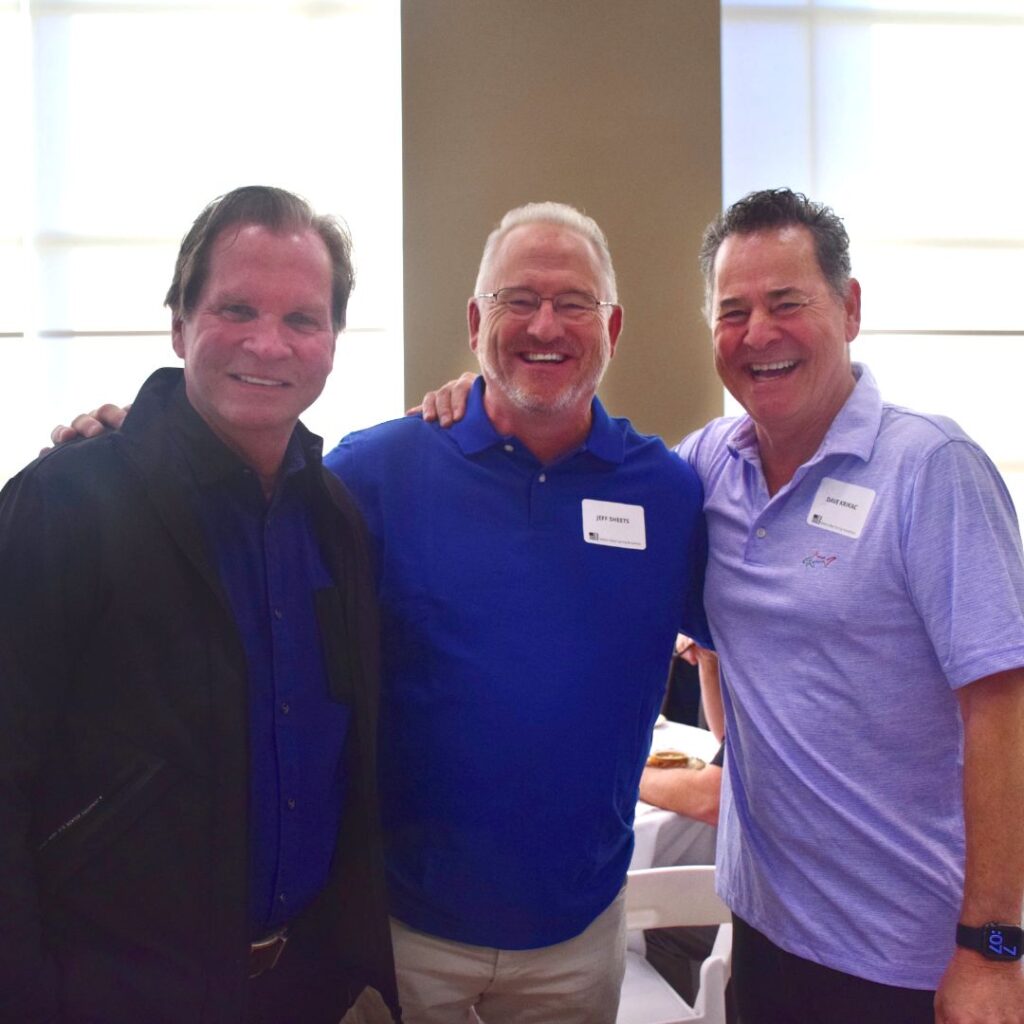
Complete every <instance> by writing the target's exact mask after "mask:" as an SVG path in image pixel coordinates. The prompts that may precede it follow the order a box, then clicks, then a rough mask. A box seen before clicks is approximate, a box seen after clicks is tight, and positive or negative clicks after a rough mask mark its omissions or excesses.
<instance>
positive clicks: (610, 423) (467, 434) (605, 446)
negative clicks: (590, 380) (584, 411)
mask: <svg viewBox="0 0 1024 1024" xmlns="http://www.w3.org/2000/svg"><path fill="white" fill-rule="evenodd" d="M590 411H591V424H590V433H589V434H588V435H587V439H586V440H585V441H584V442H583V444H582V445H581V447H580V449H579V451H581V452H583V451H585V452H589V453H590V454H591V455H594V456H596V457H597V458H599V459H602V460H604V461H605V462H611V463H620V462H622V460H623V458H624V456H625V447H626V442H625V438H624V437H623V434H622V431H621V430H619V429H618V428H617V426H616V424H615V421H614V420H613V419H612V418H611V417H610V416H609V415H608V413H607V412H606V411H605V408H604V406H603V405H602V404H601V402H600V400H599V399H598V398H597V397H596V396H595V397H594V399H593V400H592V402H591V405H590ZM450 430H451V435H452V439H453V440H454V441H455V443H456V444H457V445H458V446H459V448H460V449H462V453H463V455H476V454H478V453H479V452H482V451H484V450H486V449H487V448H492V447H494V445H497V444H502V443H504V442H507V441H508V440H510V436H503V435H502V434H499V433H498V431H497V430H495V428H494V424H493V423H491V421H490V418H489V417H488V415H487V412H486V410H485V409H484V379H483V377H477V379H476V381H474V383H473V387H472V389H471V390H470V392H469V398H468V400H467V404H466V415H465V416H463V418H462V419H461V420H459V421H458V423H455V424H453V425H452V426H451V428H450ZM520 443H521V442H520ZM571 454H576V453H571Z"/></svg>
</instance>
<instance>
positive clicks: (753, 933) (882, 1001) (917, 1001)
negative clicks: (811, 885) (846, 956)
mask: <svg viewBox="0 0 1024 1024" xmlns="http://www.w3.org/2000/svg"><path fill="white" fill-rule="evenodd" d="M732 988H733V993H734V995H735V999H736V1008H737V1009H738V1010H739V1015H740V1020H741V1021H742V1022H743V1024H934V1022H935V1010H934V1005H933V1004H934V1000H935V993H934V992H930V991H924V990H922V989H913V988H898V987H896V986H893V985H881V984H879V983H878V982H874V981H866V980H865V979H864V978H856V977H854V976H853V975H852V974H844V973H843V972H842V971H835V970H832V968H830V967H822V966H821V964H816V963H813V962H812V961H810V960H804V959H803V958H802V957H799V956H794V955H793V954H792V953H787V952H786V951H785V950H783V949H779V947H778V946H776V945H775V944H774V943H773V942H770V941H769V940H768V939H767V938H765V936H764V935H762V934H761V933H760V932H759V931H758V930H757V929H756V928H752V927H751V926H750V925H749V924H747V923H746V922H745V921H743V920H741V919H740V918H738V917H737V916H736V915H735V914H733V946H732Z"/></svg>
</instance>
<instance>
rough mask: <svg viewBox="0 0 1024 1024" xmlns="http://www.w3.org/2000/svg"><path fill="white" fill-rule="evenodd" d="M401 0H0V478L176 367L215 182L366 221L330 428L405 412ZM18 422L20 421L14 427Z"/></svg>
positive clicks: (320, 413) (358, 227)
mask: <svg viewBox="0 0 1024 1024" xmlns="http://www.w3.org/2000/svg"><path fill="white" fill-rule="evenodd" d="M400 38H401V35H400V24H399V2H398V0H334V2H332V0H320V2H318V3H315V4H282V3H269V2H265V0H264V2H261V0H219V2H218V0H212V2H210V0H207V2H203V3H201V4H200V3H189V2H184V3H183V2H177V3H163V2H141V0H140V2H138V3H135V4H131V3H126V4H116V5H114V4H110V3H92V2H89V0H61V2H50V3H45V4H38V5H37V4H33V3H25V2H22V3H20V4H19V3H7V4H4V3H2V2H0V90H2V92H3V95H5V96H8V97H21V98H22V102H21V103H20V104H19V103H18V102H11V103H7V104H3V105H0V132H3V133H4V136H5V137H6V138H8V139H11V140H15V141H16V142H17V144H16V145H11V146H10V147H8V148H7V149H6V154H7V159H5V160H4V161H3V162H0V176H2V177H0V274H2V275H3V277H2V279H3V280H4V281H5V282H7V283H8V284H10V285H12V286H11V287H8V288H4V289H0V346H3V348H2V350H0V351H3V352H4V354H5V359H4V363H3V365H4V368H5V372H4V374H3V375H2V377H0V401H2V402H3V403H4V407H5V409H6V410H7V423H8V430H7V432H6V433H7V434H8V436H5V437H3V438H2V439H0V479H6V477H7V476H9V475H10V474H12V473H14V472H15V471H16V470H17V469H19V468H20V467H21V466H22V465H24V464H25V463H26V462H28V461H29V460H30V459H31V458H33V457H34V455H35V454H36V452H37V450H38V449H39V448H40V447H41V446H42V445H43V444H44V443H45V441H46V438H47V435H48V433H49V429H50V427H51V426H53V425H54V424H55V423H58V422H68V420H69V419H70V417H71V416H73V415H74V414H75V413H77V412H81V411H83V410H87V409H90V408H92V407H94V406H95V405H97V404H98V403H100V402H104V401H114V402H118V403H123V402H127V401H130V400H131V398H132V397H133V396H134V394H135V392H136V391H137V390H138V388H139V385H140V384H141V383H142V381H143V379H144V378H145V376H146V375H147V374H148V373H149V372H150V371H152V370H153V369H155V368H156V367H158V366H161V365H175V364H176V363H177V358H176V357H175V355H174V353H173V352H172V351H171V347H170V334H169V323H170V320H169V314H168V311H167V310H166V309H164V308H163V297H164V294H165V292H166V290H167V286H168V284H169V283H170V278H171V273H172V270H173V263H174V256H175V253H176V250H177V247H178V243H179V241H180V239H181V237H182V235H183V234H184V233H185V231H186V230H187V229H188V227H189V226H190V224H191V223H192V220H193V219H194V217H195V216H196V214H197V213H198V212H199V211H200V210H201V209H202V207H203V206H204V205H205V204H206V203H207V202H208V201H209V200H210V199H212V198H214V197H215V196H217V195H220V194H222V193H224V192H226V191H229V190H230V189H232V188H235V187H237V186H239V185H247V184H270V185H279V186H281V187H283V188H287V189H290V190H292V191H295V192H298V193H300V194H301V195H303V196H305V197H306V198H307V199H309V201H310V202H311V203H312V204H313V206H314V208H315V209H316V210H317V211H318V212H324V213H333V214H336V215H339V216H341V217H342V218H343V219H344V220H345V221H346V222H347V223H348V225H349V227H350V229H351V231H352V235H353V238H354V256H355V263H356V289H355V291H354V293H353V296H352V301H351V304H350V308H349V316H348V322H349V327H348V329H347V330H346V332H345V333H344V334H343V335H342V336H341V338H340V339H339V342H338V351H337V357H336V360H335V369H334V373H333V375H332V376H331V378H330V380H329V382H328V386H327V389H326V390H325V392H324V394H323V396H322V397H321V398H320V399H319V401H318V402H317V403H316V405H315V406H314V407H313V408H312V409H310V410H309V412H308V413H307V414H306V416H305V417H304V419H305V421H306V423H307V424H308V425H309V426H310V427H311V428H312V429H313V430H315V431H316V432H317V433H321V434H323V435H324V438H325V441H326V443H327V445H328V446H332V445H333V444H334V443H335V442H336V441H337V440H338V439H339V438H340V437H341V435H342V434H344V433H345V432H347V431H348V430H351V429H355V428H357V427H362V426H367V425H369V424H371V423H375V422H378V421H380V420H382V419H388V418H391V417H394V416H398V415H400V414H401V412H402V398H403V379H402V302H401V295H402V253H401V245H402V217H401V209H402V202H401V194H402V193H401V181H402V177H401V60H400ZM15 424H16V426H15Z"/></svg>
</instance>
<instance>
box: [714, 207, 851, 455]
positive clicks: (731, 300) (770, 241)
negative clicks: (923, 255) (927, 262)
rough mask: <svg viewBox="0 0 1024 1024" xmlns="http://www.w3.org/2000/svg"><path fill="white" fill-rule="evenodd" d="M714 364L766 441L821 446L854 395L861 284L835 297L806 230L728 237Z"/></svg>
mask: <svg viewBox="0 0 1024 1024" xmlns="http://www.w3.org/2000/svg"><path fill="white" fill-rule="evenodd" d="M711 320H712V331H713V337H714V346H715V367H716V369H717V370H718V375H719V376H720V377H721V379H722V383H723V384H725V386H726V387H727V388H728V389H729V391H730V392H731V393H732V395H733V397H734V398H735V399H736V400H737V401H738V402H739V403H740V404H741V405H742V406H743V408H744V409H746V410H747V412H748V413H749V414H750V416H751V418H752V419H753V420H754V422H755V424H756V426H757V430H758V436H759V438H760V439H761V440H762V442H763V441H764V440H766V439H771V440H773V441H774V442H775V443H779V442H785V443H791V442H792V440H793V439H794V438H798V439H800V445H799V446H800V447H801V448H808V447H810V449H811V451H812V452H813V451H814V450H816V449H817V446H818V444H819V443H820V442H821V439H822V438H823V437H824V436H825V433H826V432H827V431H828V428H829V426H830V425H831V423H832V420H833V419H834V418H835V416H836V413H838V412H839V410H840V409H841V408H842V406H843V403H844V402H845V401H846V399H847V398H848V397H849V394H850V392H851V391H852V390H853V386H854V383H855V382H854V377H853V371H852V369H851V366H850V350H849V343H850V342H851V341H852V340H853V339H854V338H855V337H856V336H857V332H858V330H859V329H860V286H859V285H858V283H857V282H856V281H854V280H851V281H850V283H849V286H848V288H847V292H846V296H845V297H844V298H840V297H839V296H837V295H836V294H835V292H834V291H833V290H832V289H831V288H830V287H829V285H828V282H827V281H826V280H825V278H824V276H823V275H822V273H821V269H820V267H819V266H818V261H817V258H816V256H815V252H814V238H813V236H812V235H811V233H810V231H808V230H807V228H805V227H803V226H790V227H783V228H777V229H774V230H769V231H759V232H756V233H754V234H748V235H729V236H728V237H727V238H726V239H725V241H724V242H723V243H722V245H721V248H720V249H719V250H718V255H717V257H716V258H715V275H714V289H713V293H712V300H711Z"/></svg>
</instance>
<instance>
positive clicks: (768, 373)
mask: <svg viewBox="0 0 1024 1024" xmlns="http://www.w3.org/2000/svg"><path fill="white" fill-rule="evenodd" d="M796 365H797V360H796V359H781V360H778V361H777V362H774V363H751V364H750V366H749V367H748V369H749V370H750V374H751V376H752V377H753V378H754V380H772V379H773V378H775V377H784V376H785V375H786V374H787V373H789V372H790V371H791V370H792V369H793V368H794V367H795V366H796Z"/></svg>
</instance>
